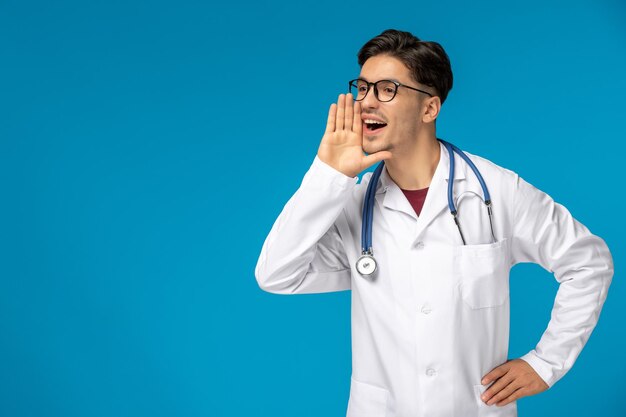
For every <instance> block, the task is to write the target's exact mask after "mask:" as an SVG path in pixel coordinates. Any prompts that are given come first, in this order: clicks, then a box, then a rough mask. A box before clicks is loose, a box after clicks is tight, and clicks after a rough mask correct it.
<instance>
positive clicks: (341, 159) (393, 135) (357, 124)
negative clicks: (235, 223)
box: [317, 55, 549, 406]
mask: <svg viewBox="0 0 626 417" xmlns="http://www.w3.org/2000/svg"><path fill="white" fill-rule="evenodd" d="M359 78H363V79H365V80H367V81H369V82H376V81H378V80H382V79H392V80H396V81H398V82H400V83H402V84H406V85H409V86H411V87H415V88H419V89H421V90H425V91H428V92H430V93H432V94H436V92H435V91H434V89H432V88H430V87H428V86H425V85H423V84H420V83H418V82H416V81H415V80H413V78H412V77H411V73H410V71H409V69H408V68H407V67H406V66H405V65H404V64H403V63H402V61H400V60H398V59H397V58H394V57H391V56H388V55H376V56H373V57H371V58H369V59H368V60H367V61H366V62H365V63H364V64H363V67H362V68H361V73H360V75H359ZM440 109H441V100H440V98H439V97H438V96H434V97H429V96H428V95H426V94H423V93H420V92H418V91H414V90H411V89H408V88H404V87H399V88H398V92H397V94H396V96H395V97H394V99H393V100H391V101H389V102H384V103H382V102H379V101H378V100H377V99H376V97H375V95H374V90H373V87H372V88H371V89H370V91H369V92H368V94H367V95H366V96H365V99H363V100H362V101H356V102H355V101H353V97H352V95H351V94H347V95H344V94H340V95H339V98H338V100H337V103H333V104H331V106H330V110H329V112H328V121H327V124H326V131H325V132H324V136H323V137H322V141H321V143H320V146H319V149H318V152H317V155H318V157H319V159H320V160H322V162H325V163H326V164H328V165H330V166H331V167H333V168H335V169H336V170H337V171H340V172H342V173H343V174H345V175H347V176H350V177H356V176H357V175H358V174H359V173H360V172H361V171H363V170H365V169H367V168H369V167H370V166H372V165H374V164H376V163H377V162H379V161H381V160H384V161H385V166H386V168H387V171H388V173H389V175H390V177H391V178H392V179H393V181H394V182H395V183H396V184H397V185H398V186H399V187H400V188H402V189H405V190H415V189H422V188H425V187H428V186H429V185H430V182H431V180H432V177H433V174H434V172H435V169H436V168H437V164H438V163H439V158H440V147H439V144H438V142H437V136H436V133H435V120H436V119H437V116H438V115H439V111H440ZM367 115H372V116H376V117H377V118H378V119H382V120H383V121H384V122H386V123H387V126H386V127H385V128H384V130H383V132H381V133H379V134H374V135H367V134H365V135H364V133H363V132H364V129H365V128H364V123H363V121H362V118H366V117H367ZM481 383H482V384H483V385H489V384H491V383H492V385H491V386H490V387H489V388H488V389H487V390H486V391H485V393H484V394H483V396H482V400H483V401H484V402H485V403H487V404H488V405H493V404H496V405H497V406H503V405H506V404H509V403H510V402H512V401H515V400H517V399H519V398H522V397H526V396H530V395H534V394H538V393H540V392H543V391H545V390H547V389H548V388H549V387H548V385H547V384H546V383H545V382H544V381H543V379H541V377H540V376H539V374H537V373H536V372H535V370H534V369H533V368H532V367H531V366H530V365H529V364H528V363H527V362H525V361H524V360H522V359H513V360H510V361H507V362H505V363H504V364H501V365H499V366H497V367H496V368H494V369H492V370H491V371H490V372H488V373H487V374H486V375H485V376H484V377H483V380H482V381H481Z"/></svg>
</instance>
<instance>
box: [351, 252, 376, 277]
mask: <svg viewBox="0 0 626 417" xmlns="http://www.w3.org/2000/svg"><path fill="white" fill-rule="evenodd" d="M356 270H357V271H358V272H359V274H361V275H366V276H367V275H372V274H373V273H374V272H376V260H375V259H374V257H373V256H372V255H369V254H363V255H361V256H360V257H359V259H358V260H357V261H356Z"/></svg>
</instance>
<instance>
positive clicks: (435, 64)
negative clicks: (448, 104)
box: [357, 29, 452, 104]
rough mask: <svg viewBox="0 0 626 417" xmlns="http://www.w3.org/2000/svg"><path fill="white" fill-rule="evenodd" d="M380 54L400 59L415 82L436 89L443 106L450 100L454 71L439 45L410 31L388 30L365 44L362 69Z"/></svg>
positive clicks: (362, 49)
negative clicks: (366, 62)
mask: <svg viewBox="0 0 626 417" xmlns="http://www.w3.org/2000/svg"><path fill="white" fill-rule="evenodd" d="M376 55H390V56H393V57H395V58H397V59H399V60H400V61H402V63H403V64H404V65H406V66H407V68H408V69H409V70H410V71H411V75H412V76H413V78H414V79H415V81H417V82H418V83H421V84H424V85H427V86H429V87H432V88H434V89H435V90H436V94H435V95H436V96H439V99H440V100H441V104H443V102H444V101H446V97H448V92H449V91H450V90H451V89H452V68H451V67H450V59H449V58H448V55H447V54H446V51H444V50H443V48H442V47H441V45H440V44H438V43H437V42H429V41H422V40H420V39H419V38H418V37H416V36H414V35H412V34H411V33H409V32H403V31H399V30H395V29H387V30H386V31H384V32H383V33H381V34H380V35H378V36H376V37H375V38H372V39H371V40H369V41H368V42H367V43H366V44H365V45H363V47H362V48H361V50H360V51H359V53H358V54H357V57H358V59H359V66H360V67H363V64H364V63H365V61H367V60H368V59H369V58H371V57H373V56H376Z"/></svg>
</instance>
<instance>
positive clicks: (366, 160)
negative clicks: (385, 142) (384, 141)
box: [362, 151, 391, 169]
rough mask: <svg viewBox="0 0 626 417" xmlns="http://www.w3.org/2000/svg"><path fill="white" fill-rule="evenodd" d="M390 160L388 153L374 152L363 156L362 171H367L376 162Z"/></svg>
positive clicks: (389, 153)
mask: <svg viewBox="0 0 626 417" xmlns="http://www.w3.org/2000/svg"><path fill="white" fill-rule="evenodd" d="M389 158H391V152H389V151H380V152H376V153H373V154H371V155H364V156H363V162H362V165H363V169H367V168H369V167H371V166H372V165H374V164H375V163H377V162H380V161H382V160H383V159H389Z"/></svg>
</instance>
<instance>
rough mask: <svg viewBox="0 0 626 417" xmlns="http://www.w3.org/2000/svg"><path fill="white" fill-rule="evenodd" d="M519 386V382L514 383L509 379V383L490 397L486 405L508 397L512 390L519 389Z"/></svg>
mask: <svg viewBox="0 0 626 417" xmlns="http://www.w3.org/2000/svg"><path fill="white" fill-rule="evenodd" d="M519 387H520V385H519V384H516V383H515V381H511V383H510V384H508V385H507V386H506V387H504V388H502V389H501V390H500V392H498V393H497V394H496V395H494V396H493V397H491V399H490V400H489V401H487V405H492V404H495V403H497V402H500V401H502V400H504V399H506V398H508V397H509V396H510V395H511V394H513V392H515V391H516V390H517V389H519Z"/></svg>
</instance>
